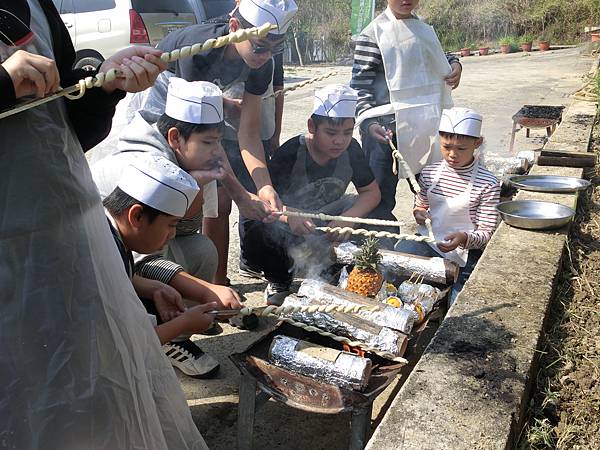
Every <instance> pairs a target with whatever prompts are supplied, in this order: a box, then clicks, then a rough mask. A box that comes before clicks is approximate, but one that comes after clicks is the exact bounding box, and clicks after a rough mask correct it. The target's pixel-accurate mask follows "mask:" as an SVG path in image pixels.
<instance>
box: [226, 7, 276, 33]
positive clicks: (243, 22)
mask: <svg viewBox="0 0 600 450" xmlns="http://www.w3.org/2000/svg"><path fill="white" fill-rule="evenodd" d="M231 17H233V18H235V19H237V20H238V22H239V23H240V26H241V27H242V28H253V27H254V25H252V24H251V23H250V22H248V21H247V20H246V19H244V17H243V16H242V15H241V14H240V9H239V8H237V7H236V8H235V9H234V10H233V12H232V14H231ZM282 37H284V35H282V34H275V33H269V34H267V39H268V40H270V41H279V40H280V39H281V38H282Z"/></svg>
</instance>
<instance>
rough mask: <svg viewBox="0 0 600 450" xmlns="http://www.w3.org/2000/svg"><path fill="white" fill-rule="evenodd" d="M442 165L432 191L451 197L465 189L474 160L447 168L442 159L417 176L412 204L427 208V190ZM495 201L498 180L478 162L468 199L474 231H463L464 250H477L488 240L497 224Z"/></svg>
mask: <svg viewBox="0 0 600 450" xmlns="http://www.w3.org/2000/svg"><path fill="white" fill-rule="evenodd" d="M442 164H443V165H444V168H443V169H442V173H441V174H440V178H439V181H438V183H437V185H436V186H435V187H434V188H433V191H432V192H433V193H434V194H439V195H443V196H444V197H448V198H453V197H456V196H458V195H460V194H461V193H463V192H464V190H465V189H467V188H468V186H469V182H470V180H471V175H472V174H473V167H474V165H475V162H472V163H471V164H469V165H468V166H464V167H460V168H457V169H453V168H451V167H449V166H448V165H447V164H445V162H444V161H440V162H437V163H435V164H431V165H428V166H425V167H424V168H423V170H422V171H421V177H420V178H419V186H420V187H421V192H420V193H419V194H417V196H416V197H415V207H418V208H425V209H429V201H428V200H427V191H428V190H429V188H430V187H431V185H432V184H433V180H434V178H435V177H436V175H437V172H438V170H439V167H440V165H442ZM499 202H500V182H499V181H498V179H497V178H496V177H495V176H494V175H493V174H492V173H491V172H489V171H488V170H486V169H485V168H483V167H482V166H481V165H480V166H479V169H478V172H477V176H476V177H475V182H474V183H473V186H472V189H471V196H470V201H469V213H470V217H471V222H473V226H474V228H475V231H472V232H467V243H466V244H465V248H466V249H476V248H477V249H481V248H483V247H485V245H486V244H487V243H488V241H489V240H490V238H491V237H492V234H493V233H494V230H495V229H496V227H497V225H498V213H497V212H496V209H495V207H496V205H497V204H498V203H499Z"/></svg>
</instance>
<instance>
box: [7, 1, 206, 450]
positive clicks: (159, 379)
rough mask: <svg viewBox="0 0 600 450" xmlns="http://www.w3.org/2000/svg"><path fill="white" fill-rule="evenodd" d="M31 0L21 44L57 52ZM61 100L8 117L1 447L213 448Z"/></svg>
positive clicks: (98, 449)
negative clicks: (127, 265)
mask: <svg viewBox="0 0 600 450" xmlns="http://www.w3.org/2000/svg"><path fill="white" fill-rule="evenodd" d="M28 3H29V5H30V7H31V17H32V21H31V28H32V30H33V31H34V32H35V33H36V36H35V37H34V39H33V41H32V43H31V44H29V45H28V46H27V47H26V48H24V50H27V51H29V52H32V53H33V52H35V53H37V54H42V55H45V56H48V57H51V58H52V57H53V52H52V48H51V46H50V43H51V36H50V30H49V27H48V22H47V20H46V18H45V16H44V13H43V10H42V9H41V7H40V5H39V3H38V2H37V0H29V2H28ZM2 45H4V44H1V43H0V46H2ZM58 45H60V44H58ZM16 50H17V49H16V48H14V47H9V48H4V49H3V51H5V52H8V54H10V53H14V51H16ZM65 101H68V100H56V101H53V102H50V103H47V104H45V105H42V106H39V107H37V108H34V109H31V110H29V111H26V112H23V113H20V114H18V115H15V116H12V117H8V118H5V119H2V120H0V171H1V172H2V174H3V176H2V177H0V192H2V202H0V288H1V291H2V299H1V302H2V314H0V349H1V350H0V417H1V418H2V426H1V427H0V447H2V448H7V449H42V448H43V449H45V450H77V449H93V450H114V449H152V450H167V449H206V448H207V447H206V444H205V443H204V441H203V439H202V437H201V436H200V433H199V432H198V430H197V428H196V426H195V424H194V422H193V421H192V417H191V414H190V411H189V408H188V406H187V403H186V400H185V398H184V396H183V393H182V391H181V387H180V385H179V382H178V380H177V377H176V376H175V373H174V372H173V368H172V367H171V365H170V364H169V362H168V361H167V359H166V357H165V355H164V353H163V352H162V349H161V346H160V343H159V341H158V337H157V336H156V333H155V331H154V329H153V328H152V326H151V324H150V321H149V320H148V316H147V315H146V312H145V310H144V308H143V306H142V304H141V302H140V301H139V300H138V298H137V295H136V294H135V292H134V290H133V287H132V285H131V282H130V281H129V279H128V277H127V274H126V272H125V270H124V268H123V264H122V262H121V258H120V256H119V253H118V251H117V247H116V245H115V242H114V240H113V237H112V235H111V232H110V230H109V226H108V223H107V221H106V217H105V215H104V211H103V208H102V205H101V203H100V198H99V196H98V192H97V190H96V188H95V186H94V183H93V181H92V177H91V174H90V171H89V168H88V165H87V162H86V159H85V156H84V154H83V151H82V149H81V146H80V145H79V141H78V140H77V138H76V137H75V135H74V132H73V130H72V129H71V126H70V122H69V119H68V116H67V113H66V111H65V105H64V102H65Z"/></svg>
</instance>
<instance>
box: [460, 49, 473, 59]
mask: <svg viewBox="0 0 600 450" xmlns="http://www.w3.org/2000/svg"><path fill="white" fill-rule="evenodd" d="M460 56H461V57H465V56H471V47H463V48H461V49H460Z"/></svg>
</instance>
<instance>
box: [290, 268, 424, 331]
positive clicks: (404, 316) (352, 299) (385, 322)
mask: <svg viewBox="0 0 600 450" xmlns="http://www.w3.org/2000/svg"><path fill="white" fill-rule="evenodd" d="M298 295H300V296H303V297H306V298H308V299H310V300H311V301H312V302H313V303H318V304H322V305H342V306H354V305H365V306H370V307H374V308H377V310H375V311H369V310H362V311H359V312H357V313H356V315H357V316H359V317H361V318H363V319H365V320H368V321H370V322H373V323H374V324H376V325H379V326H382V327H387V328H390V329H392V330H396V331H400V332H401V333H404V334H407V335H408V334H410V332H411V330H412V327H413V324H414V317H413V316H412V314H409V313H407V312H406V311H405V310H402V309H398V308H394V307H393V306H389V305H385V304H382V303H381V302H378V301H377V300H374V299H370V298H367V297H363V296H362V295H358V294H355V293H354V292H348V291H346V290H344V289H340V288H338V287H335V286H332V285H330V284H327V283H324V282H322V281H318V280H308V279H307V280H304V281H303V282H302V284H301V285H300V289H298Z"/></svg>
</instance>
